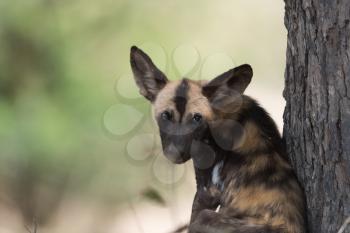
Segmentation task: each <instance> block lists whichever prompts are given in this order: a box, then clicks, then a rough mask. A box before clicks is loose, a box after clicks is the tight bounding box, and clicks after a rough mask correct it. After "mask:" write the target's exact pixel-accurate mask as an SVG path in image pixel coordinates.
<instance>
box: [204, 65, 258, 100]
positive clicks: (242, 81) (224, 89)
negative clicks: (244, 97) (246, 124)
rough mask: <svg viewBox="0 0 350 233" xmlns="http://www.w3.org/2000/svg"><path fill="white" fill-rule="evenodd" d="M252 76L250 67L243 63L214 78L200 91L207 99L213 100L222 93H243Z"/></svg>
mask: <svg viewBox="0 0 350 233" xmlns="http://www.w3.org/2000/svg"><path fill="white" fill-rule="evenodd" d="M252 77H253V69H252V67H251V66H250V65H248V64H244V65H241V66H238V67H236V68H233V69H231V70H229V71H227V72H225V73H223V74H221V75H219V76H218V77H216V78H214V79H213V80H211V81H210V82H209V83H208V84H206V85H205V86H204V87H203V89H202V92H203V95H205V96H206V97H207V98H208V99H209V100H213V99H215V98H216V97H218V96H220V95H222V94H223V93H230V92H236V93H239V94H243V92H244V91H245V89H246V88H247V87H248V85H249V83H250V81H251V80H252Z"/></svg>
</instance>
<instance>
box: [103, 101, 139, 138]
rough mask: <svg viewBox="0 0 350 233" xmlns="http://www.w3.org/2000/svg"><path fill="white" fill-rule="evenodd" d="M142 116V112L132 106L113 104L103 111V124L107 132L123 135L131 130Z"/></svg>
mask: <svg viewBox="0 0 350 233" xmlns="http://www.w3.org/2000/svg"><path fill="white" fill-rule="evenodd" d="M142 117H143V113H142V112H139V111H138V110H136V109H135V108H133V107H132V106H128V105H124V104H115V105H112V106H111V107H109V108H108V109H107V111H106V112H105V113H104V115H103V124H104V127H105V129H106V130H107V131H108V132H109V133H111V134H113V135H115V136H123V135H125V134H127V133H129V132H130V131H132V130H133V129H134V128H135V127H136V126H137V124H138V123H139V122H140V121H141V119H142Z"/></svg>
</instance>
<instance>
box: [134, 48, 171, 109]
mask: <svg viewBox="0 0 350 233" xmlns="http://www.w3.org/2000/svg"><path fill="white" fill-rule="evenodd" d="M130 64H131V69H132V72H133V74H134V78H135V81H136V84H137V86H138V87H139V89H140V94H141V95H143V96H144V97H145V98H146V99H148V100H150V101H151V102H153V101H154V100H155V98H156V96H157V94H158V92H159V91H160V90H161V89H162V88H163V87H164V86H165V84H166V83H167V82H168V79H167V78H166V76H165V75H164V74H163V72H162V71H160V70H159V69H158V68H157V67H156V66H155V65H154V64H153V62H152V60H151V58H150V57H149V56H148V55H147V54H146V53H144V52H143V51H142V50H141V49H139V48H137V47H136V46H132V47H131V50H130Z"/></svg>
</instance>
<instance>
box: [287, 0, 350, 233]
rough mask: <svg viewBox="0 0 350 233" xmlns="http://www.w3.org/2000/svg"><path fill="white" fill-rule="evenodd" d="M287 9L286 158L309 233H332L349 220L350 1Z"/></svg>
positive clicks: (294, 0) (319, 0)
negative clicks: (304, 205) (300, 190)
mask: <svg viewBox="0 0 350 233" xmlns="http://www.w3.org/2000/svg"><path fill="white" fill-rule="evenodd" d="M285 4H286V12H285V25H286V28H287V30H288V45H287V66H286V71H285V89H284V98H285V99H286V102H287V103H286V108H285V112H284V130H283V131H284V132H283V134H284V138H285V140H286V146H287V152H288V154H289V157H290V158H291V162H292V164H293V166H294V168H295V170H296V172H297V175H298V178H299V180H300V182H301V183H302V185H303V186H304V189H305V193H306V199H307V208H308V223H309V231H310V232H311V233H333V232H334V233H336V232H337V231H338V230H339V228H340V227H341V225H342V223H343V222H344V221H345V219H346V218H347V217H349V216H350V59H349V58H350V25H349V22H350V0H285ZM349 229H350V226H348V228H347V230H346V231H345V232H350V230H349Z"/></svg>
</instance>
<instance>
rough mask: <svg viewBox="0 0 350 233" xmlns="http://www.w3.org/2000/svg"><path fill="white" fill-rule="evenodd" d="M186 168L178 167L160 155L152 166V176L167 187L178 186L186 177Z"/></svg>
mask: <svg viewBox="0 0 350 233" xmlns="http://www.w3.org/2000/svg"><path fill="white" fill-rule="evenodd" d="M185 171H186V166H178V165H176V164H174V163H172V162H171V161H169V160H168V159H167V158H166V157H165V156H164V155H163V154H162V153H160V154H159V155H158V156H157V157H156V158H155V160H154V161H153V164H152V174H153V176H154V177H155V178H156V180H157V181H158V182H160V183H162V184H165V185H171V184H176V183H178V182H180V181H181V180H182V178H184V176H185Z"/></svg>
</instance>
